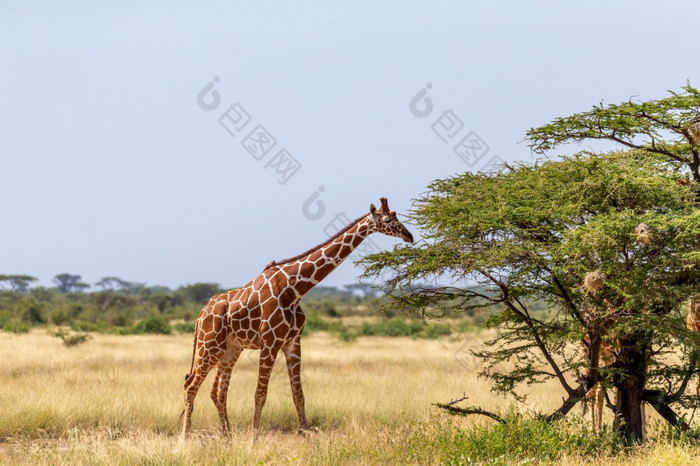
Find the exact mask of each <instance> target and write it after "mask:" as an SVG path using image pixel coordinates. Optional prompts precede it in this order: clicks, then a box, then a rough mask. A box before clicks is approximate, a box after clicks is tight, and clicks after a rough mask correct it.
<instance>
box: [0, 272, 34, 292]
mask: <svg viewBox="0 0 700 466" xmlns="http://www.w3.org/2000/svg"><path fill="white" fill-rule="evenodd" d="M35 281H37V278H36V277H32V276H31V275H0V290H5V289H7V288H9V289H10V291H16V292H18V293H26V292H27V290H28V289H29V285H30V284H31V283H32V282H35Z"/></svg>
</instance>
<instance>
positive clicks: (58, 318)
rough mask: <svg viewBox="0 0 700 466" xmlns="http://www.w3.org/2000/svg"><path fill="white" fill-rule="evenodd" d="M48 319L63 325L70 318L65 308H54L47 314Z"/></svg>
mask: <svg viewBox="0 0 700 466" xmlns="http://www.w3.org/2000/svg"><path fill="white" fill-rule="evenodd" d="M49 320H51V322H53V323H54V324H56V325H64V324H66V323H67V322H68V321H69V320H70V318H69V317H68V313H67V312H66V311H65V310H63V309H56V310H54V311H52V312H51V314H49Z"/></svg>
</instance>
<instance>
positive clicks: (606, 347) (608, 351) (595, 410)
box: [581, 335, 617, 430]
mask: <svg viewBox="0 0 700 466" xmlns="http://www.w3.org/2000/svg"><path fill="white" fill-rule="evenodd" d="M590 344H591V340H590V338H589V337H588V335H586V336H584V337H583V339H582V340H581V357H582V358H583V360H584V361H588V360H590V355H589V348H590ZM614 362H615V352H614V347H613V345H612V344H610V343H608V342H607V341H602V342H601V344H600V363H601V364H600V365H599V367H607V366H609V365H611V364H613V363H614ZM606 396H607V392H606V390H605V387H604V386H603V384H602V383H601V382H600V381H599V382H596V384H595V385H593V387H592V388H591V389H590V390H588V392H587V393H586V403H584V405H583V415H584V416H585V415H586V410H587V404H588V403H591V423H592V425H593V428H594V429H595V430H601V429H602V428H603V406H604V404H605V397H606ZM615 398H616V399H617V393H615Z"/></svg>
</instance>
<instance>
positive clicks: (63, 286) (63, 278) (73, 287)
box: [53, 273, 90, 293]
mask: <svg viewBox="0 0 700 466" xmlns="http://www.w3.org/2000/svg"><path fill="white" fill-rule="evenodd" d="M81 279H82V277H81V276H80V275H72V274H70V273H59V274H58V275H56V276H55V277H54V278H53V282H54V283H55V284H56V287H57V288H58V291H60V292H61V293H79V292H81V291H83V290H85V289H87V288H90V285H88V284H87V283H83V282H81V281H80V280H81Z"/></svg>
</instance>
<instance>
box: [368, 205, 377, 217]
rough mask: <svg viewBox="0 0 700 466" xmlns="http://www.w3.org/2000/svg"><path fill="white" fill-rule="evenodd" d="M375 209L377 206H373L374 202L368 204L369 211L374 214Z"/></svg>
mask: <svg viewBox="0 0 700 466" xmlns="http://www.w3.org/2000/svg"><path fill="white" fill-rule="evenodd" d="M376 211H377V208H376V207H374V204H370V205H369V213H370V214H372V215H374V213H375V212H376Z"/></svg>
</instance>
